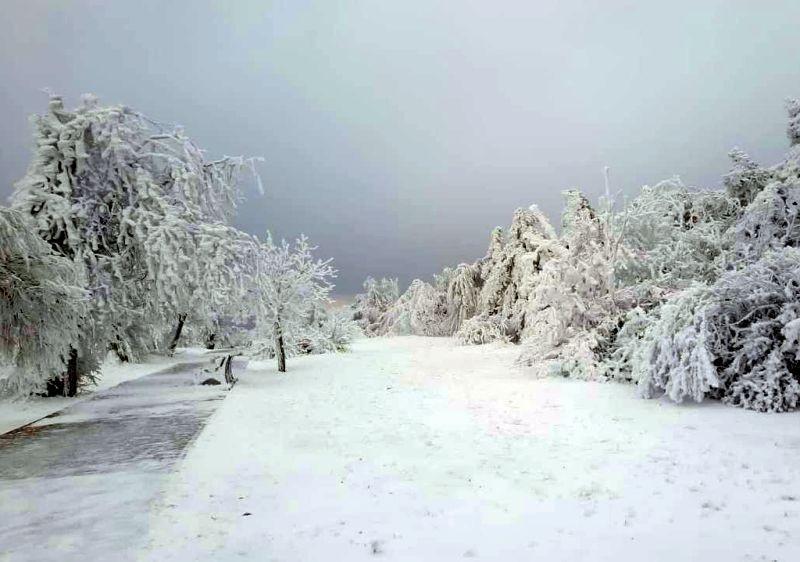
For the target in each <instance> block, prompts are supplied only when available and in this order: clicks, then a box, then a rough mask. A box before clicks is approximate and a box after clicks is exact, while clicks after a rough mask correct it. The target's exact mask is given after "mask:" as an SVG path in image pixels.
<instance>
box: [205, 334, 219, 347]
mask: <svg viewBox="0 0 800 562" xmlns="http://www.w3.org/2000/svg"><path fill="white" fill-rule="evenodd" d="M216 345H217V335H216V334H214V333H211V334H209V335H208V337H207V338H206V349H214V347H216Z"/></svg>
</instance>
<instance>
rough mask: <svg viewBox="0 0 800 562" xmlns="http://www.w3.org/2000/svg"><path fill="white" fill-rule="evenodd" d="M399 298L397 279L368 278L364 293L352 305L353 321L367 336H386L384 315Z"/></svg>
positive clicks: (365, 282) (357, 296)
mask: <svg viewBox="0 0 800 562" xmlns="http://www.w3.org/2000/svg"><path fill="white" fill-rule="evenodd" d="M399 297H400V290H399V289H398V286H397V279H387V278H385V277H383V278H381V279H377V280H376V279H373V278H372V277H367V279H366V281H364V293H361V294H359V295H356V297H355V300H354V301H353V304H352V305H351V309H352V313H353V320H355V321H356V322H357V323H358V325H359V327H360V328H361V330H362V331H363V332H364V334H365V335H367V336H375V335H382V334H385V333H386V329H385V326H384V324H383V320H384V315H385V314H386V312H387V311H388V310H389V308H390V307H391V306H392V305H393V304H394V303H395V302H396V301H397V299H398V298H399Z"/></svg>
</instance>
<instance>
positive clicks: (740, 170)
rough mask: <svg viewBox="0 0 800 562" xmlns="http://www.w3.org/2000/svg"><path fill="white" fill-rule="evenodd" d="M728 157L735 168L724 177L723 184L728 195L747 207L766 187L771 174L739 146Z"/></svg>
mask: <svg viewBox="0 0 800 562" xmlns="http://www.w3.org/2000/svg"><path fill="white" fill-rule="evenodd" d="M728 157H730V159H731V162H732V163H733V168H731V171H730V172H728V173H727V174H725V175H724V176H723V177H722V184H723V185H724V186H725V189H726V190H727V191H728V195H730V196H731V197H733V198H734V199H737V200H738V201H739V203H740V204H741V205H742V207H746V206H747V205H749V204H750V202H751V201H752V200H753V199H755V198H756V195H758V194H759V193H760V192H761V191H762V190H763V189H764V187H766V185H767V183H769V181H770V179H771V174H770V172H769V170H766V169H764V168H762V167H761V166H759V165H758V164H756V163H755V162H753V161H752V160H751V159H750V156H748V155H747V153H745V152H743V151H742V150H739V149H738V148H734V149H733V150H731V151H730V153H728Z"/></svg>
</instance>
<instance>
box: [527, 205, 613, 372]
mask: <svg viewBox="0 0 800 562" xmlns="http://www.w3.org/2000/svg"><path fill="white" fill-rule="evenodd" d="M564 195H565V199H566V205H565V210H564V214H563V216H562V236H561V238H560V240H559V243H558V244H554V245H553V246H552V248H553V256H552V257H551V259H550V260H549V261H548V262H547V263H546V264H545V265H544V267H543V268H542V270H541V272H540V273H539V274H538V275H537V276H535V277H533V278H532V279H531V285H532V290H531V291H530V294H529V298H528V301H527V303H526V320H527V323H526V326H525V330H524V332H523V341H524V351H523V352H522V355H521V357H520V361H521V362H522V363H523V364H527V365H530V366H535V367H537V368H538V369H539V370H540V371H542V372H559V373H566V372H571V373H572V375H573V376H583V377H591V376H593V372H594V363H595V362H596V361H595V359H594V351H593V350H594V349H595V348H596V347H597V344H598V335H597V333H596V330H597V329H599V328H601V327H603V326H604V322H605V321H606V320H607V319H608V318H609V317H612V316H613V315H614V314H616V307H615V303H614V293H613V290H612V282H613V275H612V273H613V267H612V260H611V254H612V252H613V248H612V247H613V243H612V241H611V239H610V238H609V232H608V228H607V223H606V222H605V221H603V220H602V218H601V217H600V216H599V214H598V213H597V212H596V211H595V210H594V209H593V208H592V206H591V204H590V203H589V201H588V200H587V199H586V197H584V196H583V195H582V194H581V193H579V192H577V191H567V192H565V193H564Z"/></svg>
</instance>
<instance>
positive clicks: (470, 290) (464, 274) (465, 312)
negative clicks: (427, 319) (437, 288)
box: [446, 263, 485, 343]
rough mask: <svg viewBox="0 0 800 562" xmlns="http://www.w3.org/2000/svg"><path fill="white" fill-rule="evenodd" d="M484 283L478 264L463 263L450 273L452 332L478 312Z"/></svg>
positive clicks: (448, 293) (448, 291)
mask: <svg viewBox="0 0 800 562" xmlns="http://www.w3.org/2000/svg"><path fill="white" fill-rule="evenodd" d="M482 284H483V280H482V279H481V277H480V268H479V267H478V266H477V265H469V264H466V263H462V264H460V265H459V266H458V267H457V268H456V269H455V270H454V271H453V272H452V274H451V275H450V277H449V279H448V283H447V295H446V299H447V305H448V307H449V308H450V318H451V319H452V325H451V328H450V330H451V333H456V332H458V330H459V329H461V327H462V326H463V325H464V323H465V322H466V321H467V320H469V319H470V318H472V317H473V316H475V314H477V312H478V300H479V298H480V291H481V286H482ZM480 343H485V342H480Z"/></svg>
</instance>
